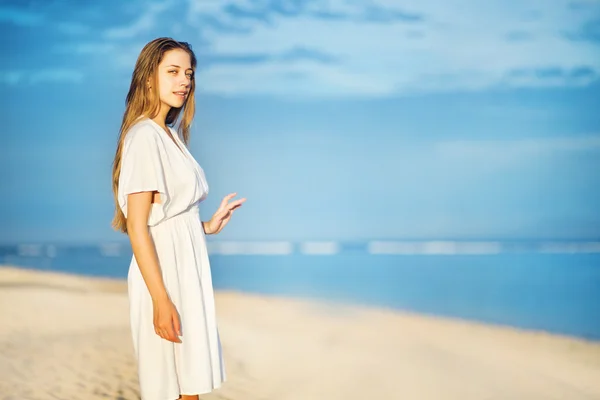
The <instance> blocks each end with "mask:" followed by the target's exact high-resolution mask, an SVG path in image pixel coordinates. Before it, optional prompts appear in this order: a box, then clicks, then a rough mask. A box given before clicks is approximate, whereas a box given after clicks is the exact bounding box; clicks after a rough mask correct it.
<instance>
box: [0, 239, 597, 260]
mask: <svg viewBox="0 0 600 400" xmlns="http://www.w3.org/2000/svg"><path fill="white" fill-rule="evenodd" d="M207 247H208V252H209V254H211V255H212V254H214V255H291V254H303V255H315V256H316V255H321V256H322V255H336V254H344V253H362V254H365V253H366V254H372V255H386V254H387V255H394V254H395V255H459V254H473V255H477V254H490V255H492V254H504V253H549V254H572V253H577V254H581V253H600V242H598V241H460V240H458V241H453V240H422V241H417V240H372V241H360V242H345V241H303V242H293V241H218V240H209V241H208V243H207ZM87 251H92V252H96V253H98V254H99V255H101V256H103V257H122V256H128V255H130V254H131V248H130V246H129V243H126V242H120V243H100V244H97V245H87V246H63V245H58V244H27V243H23V244H18V245H0V256H16V257H42V258H54V257H56V256H57V255H58V254H65V253H72V252H78V253H80V252H87Z"/></svg>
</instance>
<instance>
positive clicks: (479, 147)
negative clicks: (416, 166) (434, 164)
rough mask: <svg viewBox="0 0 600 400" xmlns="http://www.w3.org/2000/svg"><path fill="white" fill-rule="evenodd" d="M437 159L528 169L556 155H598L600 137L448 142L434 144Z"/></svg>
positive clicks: (599, 152)
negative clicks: (439, 157) (541, 159)
mask: <svg viewBox="0 0 600 400" xmlns="http://www.w3.org/2000/svg"><path fill="white" fill-rule="evenodd" d="M434 151H435V153H436V154H438V155H439V156H442V157H444V158H447V159H450V160H456V161H460V162H462V163H465V162H466V163H468V162H472V163H476V164H477V165H495V166H496V167H513V168H517V169H518V168H521V167H522V164H528V165H531V162H532V160H533V159H534V158H538V157H548V156H553V155H557V154H569V153H571V154H572V153H580V152H587V151H592V152H597V153H598V154H600V134H595V135H585V136H581V137H546V138H523V139H506V140H452V141H440V142H437V143H435V145H434Z"/></svg>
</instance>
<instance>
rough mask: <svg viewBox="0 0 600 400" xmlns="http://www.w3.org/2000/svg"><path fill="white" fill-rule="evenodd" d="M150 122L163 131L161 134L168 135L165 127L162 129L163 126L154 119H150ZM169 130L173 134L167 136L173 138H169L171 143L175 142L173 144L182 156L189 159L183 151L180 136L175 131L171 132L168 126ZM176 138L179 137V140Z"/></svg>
mask: <svg viewBox="0 0 600 400" xmlns="http://www.w3.org/2000/svg"><path fill="white" fill-rule="evenodd" d="M148 120H149V121H150V122H151V123H152V124H154V125H155V126H156V127H157V128H158V129H160V131H161V132H163V133H165V134H166V133H167V131H165V130H164V129H163V127H162V126H160V125H159V124H158V123H157V122H156V121H154V120H153V119H152V118H148ZM167 129H169V133H170V134H171V135H167V136H172V137H169V140H170V141H171V142H173V144H174V145H175V146H176V147H177V149H178V150H179V151H180V152H181V154H182V155H183V156H184V157H185V158H186V159H187V158H188V157H187V154H186V153H185V151H184V150H183V149H182V148H181V147H180V144H181V143H182V142H181V140H179V135H178V134H177V132H174V131H175V130H171V128H170V127H169V126H167ZM175 136H177V139H176V138H175Z"/></svg>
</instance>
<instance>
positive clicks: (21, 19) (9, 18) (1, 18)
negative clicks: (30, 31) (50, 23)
mask: <svg viewBox="0 0 600 400" xmlns="http://www.w3.org/2000/svg"><path fill="white" fill-rule="evenodd" d="M43 21H44V16H43V15H41V14H38V13H36V12H33V11H30V10H25V9H23V8H16V7H10V6H0V22H9V23H12V24H15V25H18V26H24V27H32V26H36V25H39V24H41V23H42V22H43Z"/></svg>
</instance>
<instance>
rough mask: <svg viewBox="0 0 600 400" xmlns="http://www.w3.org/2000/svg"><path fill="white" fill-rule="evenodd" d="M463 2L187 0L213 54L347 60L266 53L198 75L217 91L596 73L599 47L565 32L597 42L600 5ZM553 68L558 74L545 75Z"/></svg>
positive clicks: (444, 84) (550, 81)
mask: <svg viewBox="0 0 600 400" xmlns="http://www.w3.org/2000/svg"><path fill="white" fill-rule="evenodd" d="M463 3H464V4H463V7H456V6H455V5H445V4H443V3H440V2H439V1H436V0H425V1H420V2H415V3H413V4H412V6H411V5H410V4H409V5H408V6H406V9H399V8H398V4H397V2H396V1H394V0H380V1H377V2H364V3H363V2H343V1H336V2H327V3H324V2H306V3H293V4H291V3H290V4H288V3H287V2H275V3H261V2H250V1H232V2H228V3H227V4H225V5H220V3H217V2H209V3H206V4H205V3H204V2H202V1H196V0H190V2H189V10H188V11H189V12H188V21H189V22H190V23H191V24H196V27H197V28H198V29H199V30H201V32H202V37H203V39H205V40H207V41H208V43H209V44H208V46H207V48H208V49H209V50H210V52H211V53H210V56H211V57H214V58H219V57H220V56H221V55H224V56H227V57H232V56H234V55H235V54H240V55H243V54H265V55H268V54H272V55H276V54H283V53H285V52H286V51H289V49H291V48H310V49H311V50H313V51H315V52H318V53H320V54H326V55H327V56H328V57H330V58H331V59H335V60H343V62H339V63H337V64H336V65H335V66H334V67H332V66H329V67H314V66H311V65H308V64H307V63H305V62H303V60H298V63H288V64H283V63H277V62H276V57H265V59H266V60H267V61H270V62H272V63H271V64H270V65H268V66H261V67H258V66H256V65H254V66H252V67H251V68H249V67H248V66H247V65H239V66H238V67H237V69H236V68H235V67H232V66H230V65H227V66H225V65H211V66H210V68H207V69H206V70H204V71H202V72H201V73H200V74H199V75H198V79H199V80H200V81H202V80H204V81H205V82H206V85H205V86H204V87H205V88H206V89H208V88H211V90H214V91H217V92H219V91H220V90H222V89H223V88H226V87H227V88H229V87H232V86H233V87H237V88H239V89H238V91H239V93H253V92H267V93H268V92H272V93H273V94H275V93H278V92H279V89H278V86H279V85H281V82H282V81H284V80H285V79H286V77H288V78H289V79H290V83H291V84H292V85H294V82H291V79H295V77H297V76H302V77H303V83H304V84H306V85H308V86H309V87H312V88H313V89H314V94H315V95H317V96H322V95H334V96H336V95H344V96H347V95H351V94H354V95H357V96H362V95H373V94H375V93H379V94H381V95H393V94H406V93H422V92H439V91H448V90H459V91H461V90H482V89H486V88H491V87H497V86H518V87H536V86H572V85H573V86H577V85H585V84H588V83H590V82H592V81H594V80H596V79H598V75H599V71H600V60H599V59H598V57H597V54H598V47H597V46H595V45H594V44H593V43H591V40H585V41H584V40H574V39H575V38H574V37H569V35H567V34H566V33H567V32H571V33H572V35H574V34H575V33H574V32H579V33H578V35H579V36H577V37H578V38H582V37H586V38H588V39H593V38H594V35H595V33H594V32H596V31H595V30H594V29H595V28H594V26H595V25H594V24H595V22H594V21H593V20H590V15H593V14H590V12H589V11H590V8H594V7H595V8H594V9H597V10H600V9H599V8H598V4H600V2H597V1H596V2H580V4H577V5H575V6H574V5H573V4H574V3H573V2H572V1H569V0H561V1H557V2H554V3H552V5H548V4H546V5H545V6H544V7H543V8H542V7H538V6H536V4H534V3H531V2H520V3H511V4H510V5H509V4H505V3H494V4H490V3H480V2H476V1H464V2H463ZM459 9H460V10H459ZM200 21H201V22H206V21H212V23H209V24H204V25H202V24H199V22H200ZM553 68H554V69H556V70H557V71H561V72H560V73H557V74H555V75H554V76H548V75H547V74H545V73H544V72H543V71H545V70H549V69H553ZM266 71H268V73H265V72H266ZM551 75H552V74H551ZM219 77H222V78H223V79H227V80H228V81H227V82H220V81H219ZM348 80H351V82H350V81H348ZM357 80H358V81H362V82H356V81H357ZM323 82H327V84H326V86H325V87H324V86H322V84H323ZM306 91H307V90H304V91H303V92H306Z"/></svg>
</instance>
